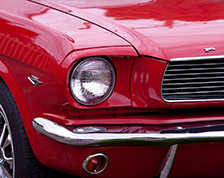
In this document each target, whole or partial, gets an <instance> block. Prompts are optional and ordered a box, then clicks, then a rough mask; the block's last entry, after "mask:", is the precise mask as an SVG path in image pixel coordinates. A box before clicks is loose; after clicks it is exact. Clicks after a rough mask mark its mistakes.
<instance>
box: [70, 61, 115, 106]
mask: <svg viewBox="0 0 224 178" xmlns="http://www.w3.org/2000/svg"><path fill="white" fill-rule="evenodd" d="M114 85H115V71H114V68H113V66H112V65H111V64H110V63H109V62H108V61H107V60H105V59H103V58H100V57H91V58H88V59H85V60H83V61H82V62H80V63H79V64H78V65H77V66H76V67H75V68H74V70H73V71H72V74H71V79H70V89H71V93H72V95H73V97H74V98H75V100H76V101H77V102H79V103H80V104H82V105H86V106H93V105H97V104H100V103H102V102H103V101H105V100H106V99H107V98H108V97H109V96H110V94H111V92H112V91H113V88H114Z"/></svg>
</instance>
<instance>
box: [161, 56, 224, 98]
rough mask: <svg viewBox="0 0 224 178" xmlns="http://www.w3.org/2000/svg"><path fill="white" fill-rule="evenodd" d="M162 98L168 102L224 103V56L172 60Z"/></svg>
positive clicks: (166, 74) (168, 66)
mask: <svg viewBox="0 0 224 178" xmlns="http://www.w3.org/2000/svg"><path fill="white" fill-rule="evenodd" d="M161 94H162V98H163V100H164V101H166V102H195V101H220V100H224V56H223V55H222V56H206V57H190V58H173V59H171V60H170V61H169V62H168V64H167V67H166V69H165V71H164V75H163V79H162V86H161Z"/></svg>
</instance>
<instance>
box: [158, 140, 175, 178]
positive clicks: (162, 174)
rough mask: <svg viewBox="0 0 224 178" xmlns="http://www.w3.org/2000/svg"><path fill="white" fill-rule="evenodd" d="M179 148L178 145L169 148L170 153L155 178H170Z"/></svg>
mask: <svg viewBox="0 0 224 178" xmlns="http://www.w3.org/2000/svg"><path fill="white" fill-rule="evenodd" d="M177 148H178V145H177V144H175V145H172V146H171V147H170V148H169V150H168V152H167V153H166V155H165V157H164V158H163V160H162V162H161V163H160V166H159V168H158V170H157V171H156V174H155V176H154V178H167V177H168V176H169V174H170V171H171V168H172V166H173V161H174V159H175V156H176V152H177Z"/></svg>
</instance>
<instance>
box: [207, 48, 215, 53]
mask: <svg viewBox="0 0 224 178" xmlns="http://www.w3.org/2000/svg"><path fill="white" fill-rule="evenodd" d="M204 51H205V52H206V53H207V52H210V51H215V48H204Z"/></svg>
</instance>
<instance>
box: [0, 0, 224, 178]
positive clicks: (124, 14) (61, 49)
mask: <svg viewBox="0 0 224 178" xmlns="http://www.w3.org/2000/svg"><path fill="white" fill-rule="evenodd" d="M67 2H69V4H68V3H66V1H62V0H57V1H54V2H53V1H47V0H35V2H34V1H29V0H27V1H26V0H16V1H14V0H2V1H1V2H0V76H1V78H3V80H4V81H5V83H6V84H7V85H8V87H9V89H10V91H11V92H12V94H13V96H14V98H15V101H16V104H17V106H18V108H19V111H20V114H21V117H22V119H23V123H24V126H25V129H26V132H27V135H28V138H29V141H30V143H31V146H32V148H33V151H34V153H35V155H36V157H37V158H38V159H39V160H40V161H41V162H42V163H43V164H44V165H46V166H48V167H51V168H53V169H56V170H60V171H64V172H68V173H72V174H78V175H80V176H82V177H108V178H109V177H122V178H125V177H128V178H130V177H133V178H134V177H152V175H153V174H154V173H155V171H156V169H157V167H158V165H159V163H160V162H161V160H162V158H163V156H164V155H165V153H166V151H167V149H168V148H167V147H154V146H142V147H125V146H119V147H118V146H117V147H116V146H115V147H86V148H82V147H73V146H67V145H63V144H60V143H58V142H56V141H53V140H51V139H49V138H47V137H45V136H42V135H39V134H38V133H37V132H36V131H35V130H34V129H33V127H32V121H33V119H34V118H35V117H40V116H43V117H46V118H48V119H50V120H53V121H55V122H57V123H61V124H66V125H70V126H80V125H102V124H103V125H105V126H107V127H108V128H110V129H111V130H119V129H120V130H122V131H127V132H145V131H146V130H147V129H148V130H150V131H158V130H159V129H160V128H173V127H176V126H179V125H181V126H186V127H187V126H192V127H193V126H198V125H204V124H205V125H209V124H211V123H214V122H215V121H218V122H220V123H221V122H222V121H223V120H224V119H223V115H224V113H223V111H222V107H223V106H224V102H223V101H220V102H197V103H173V104H170V103H166V102H164V101H163V100H162V98H161V80H162V77H163V71H164V69H165V67H166V64H167V60H170V59H171V58H175V57H178V58H179V57H195V56H214V55H224V50H223V49H224V43H223V41H224V25H223V24H224V3H223V2H222V1H210V0H184V1H178V0H138V1H137V0H130V1H124V0H114V1H105V0H97V1H93V0H81V1H72V2H71V1H67ZM60 3H62V4H60ZM52 7H53V8H52ZM205 47H215V48H216V51H212V52H210V53H205V52H204V50H203V49H204V48H205ZM92 56H101V57H105V58H106V59H108V60H110V61H111V62H112V63H113V65H114V67H115V70H116V85H115V88H114V91H113V93H112V94H111V96H110V97H109V98H108V100H106V101H105V102H103V103H102V104H100V105H97V106H93V107H85V106H82V105H80V104H78V103H77V102H76V101H75V100H74V99H73V97H72V96H71V94H70V91H69V76H70V73H71V71H72V69H73V67H74V66H75V65H76V64H77V63H78V62H79V61H80V60H82V59H83V58H86V57H92ZM31 75H35V76H38V77H39V79H40V81H42V82H43V84H42V85H39V86H38V87H34V86H33V85H32V84H31V83H30V82H29V80H28V79H27V77H28V76H31ZM198 107H200V108H204V110H203V109H201V110H196V109H195V108H198ZM209 107H214V108H215V107H219V109H215V110H214V111H212V110H208V109H207V108H209ZM187 108H189V109H188V110H187ZM169 109H174V110H171V111H170V110H169ZM179 109H183V110H179ZM187 123H188V124H187ZM120 125H122V127H121V126H120ZM201 149H203V151H200V150H201ZM222 149H223V144H222V143H216V144H191V145H190V144H188V145H182V146H180V149H179V150H178V153H177V159H176V160H175V162H174V167H173V170H172V172H171V177H181V176H183V174H184V175H185V176H194V175H196V176H221V177H222V176H223V172H222V160H223V157H222V156H219V155H222ZM98 152H103V153H105V154H107V155H108V156H109V158H110V162H109V166H108V168H107V169H106V170H105V171H104V172H103V173H102V174H100V175H98V176H91V175H88V174H87V173H85V172H84V171H83V170H82V162H83V161H84V159H85V158H86V157H88V156H89V155H90V154H95V153H98ZM207 154H209V155H207ZM185 164H187V166H184V167H182V165H185ZM188 165H190V166H188Z"/></svg>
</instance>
